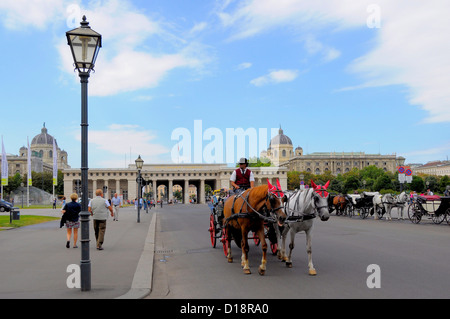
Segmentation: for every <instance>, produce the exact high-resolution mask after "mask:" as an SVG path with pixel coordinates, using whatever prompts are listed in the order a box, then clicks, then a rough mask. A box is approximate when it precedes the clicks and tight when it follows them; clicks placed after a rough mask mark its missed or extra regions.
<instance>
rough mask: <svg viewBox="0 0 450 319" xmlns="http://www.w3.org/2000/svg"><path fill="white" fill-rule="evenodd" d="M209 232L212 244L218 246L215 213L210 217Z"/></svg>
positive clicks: (214, 246)
mask: <svg viewBox="0 0 450 319" xmlns="http://www.w3.org/2000/svg"><path fill="white" fill-rule="evenodd" d="M209 234H210V236H211V245H212V246H213V248H216V223H215V221H214V215H213V214H211V217H210V218H209Z"/></svg>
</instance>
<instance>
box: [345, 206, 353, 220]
mask: <svg viewBox="0 0 450 319" xmlns="http://www.w3.org/2000/svg"><path fill="white" fill-rule="evenodd" d="M345 212H346V214H347V216H348V217H350V218H352V217H353V207H351V206H346V207H345Z"/></svg>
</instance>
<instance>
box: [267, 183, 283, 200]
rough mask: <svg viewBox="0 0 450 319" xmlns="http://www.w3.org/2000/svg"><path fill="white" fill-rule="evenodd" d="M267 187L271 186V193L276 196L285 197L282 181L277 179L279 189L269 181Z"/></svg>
mask: <svg viewBox="0 0 450 319" xmlns="http://www.w3.org/2000/svg"><path fill="white" fill-rule="evenodd" d="M267 186H269V192H270V193H272V194H274V195H275V196H277V197H283V196H284V193H283V192H282V191H281V190H282V189H281V186H280V181H279V180H278V179H277V187H275V186H274V185H272V184H271V183H270V182H269V179H267Z"/></svg>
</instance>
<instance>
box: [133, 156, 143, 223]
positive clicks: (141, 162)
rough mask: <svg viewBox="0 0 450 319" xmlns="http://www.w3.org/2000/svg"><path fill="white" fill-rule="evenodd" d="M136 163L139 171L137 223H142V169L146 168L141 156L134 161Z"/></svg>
mask: <svg viewBox="0 0 450 319" xmlns="http://www.w3.org/2000/svg"><path fill="white" fill-rule="evenodd" d="M134 162H135V163H136V168H137V170H138V178H137V182H138V196H137V200H138V202H137V213H138V214H137V222H138V223H140V222H141V208H140V204H141V181H142V178H141V169H142V166H144V160H143V159H142V158H141V155H139V157H138V158H137V159H136V160H135V161H134Z"/></svg>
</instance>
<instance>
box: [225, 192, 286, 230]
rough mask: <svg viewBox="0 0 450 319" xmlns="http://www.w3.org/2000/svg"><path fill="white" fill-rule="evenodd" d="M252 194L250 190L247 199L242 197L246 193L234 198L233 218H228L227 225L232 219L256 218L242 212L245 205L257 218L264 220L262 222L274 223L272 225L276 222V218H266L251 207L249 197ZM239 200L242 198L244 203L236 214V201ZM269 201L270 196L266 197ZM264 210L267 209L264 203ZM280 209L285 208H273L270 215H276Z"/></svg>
mask: <svg viewBox="0 0 450 319" xmlns="http://www.w3.org/2000/svg"><path fill="white" fill-rule="evenodd" d="M250 192H251V190H250V191H249V192H247V194H246V196H245V197H244V196H242V194H243V193H244V192H242V193H240V194H238V195H236V196H235V197H234V199H233V205H232V206H231V216H230V217H228V218H227V219H226V221H225V224H227V223H228V221H229V220H232V219H238V218H252V217H253V216H254V215H251V214H249V213H248V212H246V213H243V212H242V209H243V208H244V204H247V207H249V208H250V209H251V210H252V211H253V212H254V213H255V214H256V216H257V217H258V218H260V219H262V220H264V221H266V222H272V223H274V222H276V219H275V218H273V217H268V216H265V215H263V214H261V213H260V212H258V211H257V210H256V209H254V208H253V207H252V206H251V205H250V203H249V202H248V196H249V195H250ZM237 198H242V200H243V201H242V205H241V208H240V209H239V213H235V211H234V204H235V203H236V199H237ZM268 199H269V194H267V196H266V201H267V200H268ZM262 208H265V209H267V205H266V203H264V206H263V207H262ZM279 209H283V206H280V207H278V208H272V209H271V210H270V211H269V214H270V213H274V212H276V211H277V210H279Z"/></svg>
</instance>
